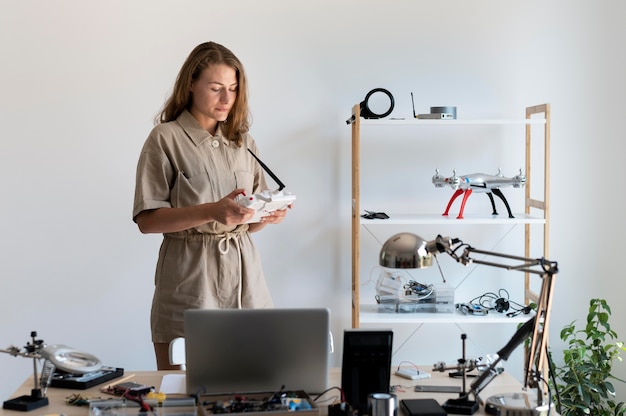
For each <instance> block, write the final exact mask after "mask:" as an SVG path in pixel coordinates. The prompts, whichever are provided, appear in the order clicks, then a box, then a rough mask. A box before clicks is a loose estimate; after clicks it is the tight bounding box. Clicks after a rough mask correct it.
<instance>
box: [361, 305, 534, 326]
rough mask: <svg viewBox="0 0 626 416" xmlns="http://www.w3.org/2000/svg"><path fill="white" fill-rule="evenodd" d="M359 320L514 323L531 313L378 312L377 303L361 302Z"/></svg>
mask: <svg viewBox="0 0 626 416" xmlns="http://www.w3.org/2000/svg"><path fill="white" fill-rule="evenodd" d="M360 309H361V313H360V322H361V323H362V324H374V325H395V324H412V325H416V324H425V323H430V324H432V323H435V324H437V323H439V324H455V323H456V324H515V323H521V322H526V321H528V320H529V319H530V318H531V317H532V315H523V314H521V315H518V316H513V317H508V316H506V315H503V314H500V313H497V312H495V313H488V314H487V315H484V316H474V315H464V314H463V313H461V312H459V311H454V312H453V313H443V312H410V313H409V312H407V313H394V312H378V305H375V304H361V305H360Z"/></svg>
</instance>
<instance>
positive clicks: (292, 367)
mask: <svg viewBox="0 0 626 416" xmlns="http://www.w3.org/2000/svg"><path fill="white" fill-rule="evenodd" d="M329 345H330V311H329V310H328V309H325V308H304V309H280V308H275V309H198V310H187V311H185V356H186V371H187V375H186V383H187V393H188V394H190V395H197V394H218V393H236V392H247V393H250V392H273V391H279V390H280V389H281V388H284V390H291V391H297V390H303V391H305V392H306V393H313V394H315V393H321V392H323V391H324V390H326V388H327V385H328V363H329V361H328V360H329Z"/></svg>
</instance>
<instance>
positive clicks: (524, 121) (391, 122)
mask: <svg viewBox="0 0 626 416" xmlns="http://www.w3.org/2000/svg"><path fill="white" fill-rule="evenodd" d="M360 124H361V126H428V125H431V126H432V125H436V126H467V125H472V124H474V125H486V126H488V125H516V124H517V125H530V124H538V125H542V124H546V119H545V118H519V119H482V120H480V119H475V120H471V119H468V120H464V119H454V120H419V119H394V118H385V119H378V120H369V119H362V120H361V121H360Z"/></svg>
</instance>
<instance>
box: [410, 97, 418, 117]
mask: <svg viewBox="0 0 626 416" xmlns="http://www.w3.org/2000/svg"><path fill="white" fill-rule="evenodd" d="M411 105H412V107H413V118H417V115H416V114H415V101H413V93H411Z"/></svg>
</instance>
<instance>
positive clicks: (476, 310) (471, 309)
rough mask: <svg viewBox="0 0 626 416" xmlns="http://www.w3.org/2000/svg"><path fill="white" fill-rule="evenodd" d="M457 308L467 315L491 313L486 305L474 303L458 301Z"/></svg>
mask: <svg viewBox="0 0 626 416" xmlns="http://www.w3.org/2000/svg"><path fill="white" fill-rule="evenodd" d="M456 308H457V309H458V310H460V311H461V312H463V314H465V315H487V314H488V313H489V309H487V308H485V307H484V306H481V305H475V304H472V303H457V304H456Z"/></svg>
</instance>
